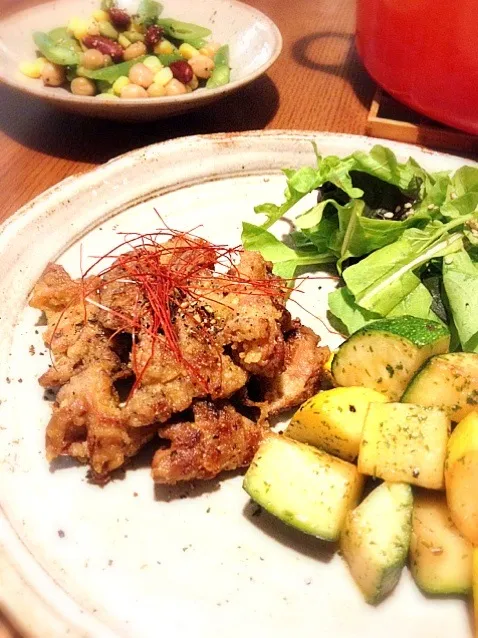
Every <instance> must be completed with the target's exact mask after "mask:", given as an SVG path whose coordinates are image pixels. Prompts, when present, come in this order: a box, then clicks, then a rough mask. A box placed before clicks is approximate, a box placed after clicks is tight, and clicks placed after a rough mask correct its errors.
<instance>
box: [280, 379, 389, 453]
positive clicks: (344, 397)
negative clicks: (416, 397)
mask: <svg viewBox="0 0 478 638" xmlns="http://www.w3.org/2000/svg"><path fill="white" fill-rule="evenodd" d="M386 401H388V398H387V397H386V396H385V395H384V394H380V392H377V391H376V390H371V389H370V388H359V387H351V388H333V389H332V390H325V391H324V392H319V394H316V395H315V396H314V397H312V398H311V399H309V400H308V401H306V402H305V403H304V404H302V405H301V407H300V408H299V409H298V410H297V412H296V413H295V414H294V416H293V417H292V421H291V422H290V425H289V427H288V428H287V436H290V437H291V438H292V439H295V440H296V441H302V442H303V443H310V444H311V445H315V446H316V447H318V448H320V449H321V450H324V451H325V452H329V454H334V455H335V456H339V457H340V458H341V459H344V460H345V461H355V459H356V458H357V456H358V451H359V445H360V440H361V438H362V430H363V426H364V423H365V415H366V414H367V410H368V406H369V404H370V403H372V402H374V403H380V402H382V403H385V402H386Z"/></svg>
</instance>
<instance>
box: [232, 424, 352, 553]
mask: <svg viewBox="0 0 478 638" xmlns="http://www.w3.org/2000/svg"><path fill="white" fill-rule="evenodd" d="M362 486H363V477H362V476H361V475H360V474H359V473H358V471H357V467H356V466H355V465H352V464H351V463H347V462H346V461H342V460H341V459H337V458H335V457H334V456H331V455H330V454H327V453H326V452H322V451H320V450H317V449H316V448H313V447H311V446H309V445H306V444H305V443H299V442H297V441H293V440H292V439H289V438H287V437H285V436H277V435H270V436H268V437H267V438H266V439H265V440H264V441H263V442H262V444H261V445H260V447H259V450H258V451H257V453H256V455H255V457H254V459H253V461H252V463H251V465H250V467H249V469H248V471H247V473H246V475H245V477H244V484H243V487H244V489H245V490H246V492H247V493H248V494H249V496H250V497H251V498H252V499H253V500H254V501H256V502H257V503H258V504H259V505H261V506H262V507H263V508H264V509H266V510H267V511H268V512H270V513H271V514H273V515H274V516H277V518H279V519H281V520H282V521H283V522H284V523H287V524H288V525H291V526H292V527H295V528H297V529H299V530H301V531H303V532H305V533H306V534H311V535H313V536H317V537H318V538H322V539H324V540H327V541H335V540H337V539H338V538H339V536H340V532H341V529H342V525H343V522H344V520H345V516H346V514H347V512H348V511H349V510H350V509H352V508H353V507H355V505H356V503H357V501H358V498H359V496H360V494H361V491H362Z"/></svg>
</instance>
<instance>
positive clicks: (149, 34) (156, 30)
mask: <svg viewBox="0 0 478 638" xmlns="http://www.w3.org/2000/svg"><path fill="white" fill-rule="evenodd" d="M163 34H164V30H163V29H162V28H161V27H158V26H156V25H153V26H151V27H149V28H148V30H147V31H146V35H145V37H144V43H145V45H146V46H147V47H148V49H149V51H151V50H152V49H154V46H155V45H156V44H158V42H159V41H160V40H161V38H162V37H163Z"/></svg>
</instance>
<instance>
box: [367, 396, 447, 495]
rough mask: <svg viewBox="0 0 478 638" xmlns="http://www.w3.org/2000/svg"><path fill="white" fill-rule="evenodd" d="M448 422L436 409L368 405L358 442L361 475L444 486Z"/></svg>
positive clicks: (379, 404)
mask: <svg viewBox="0 0 478 638" xmlns="http://www.w3.org/2000/svg"><path fill="white" fill-rule="evenodd" d="M449 434H450V420H449V418H448V417H447V415H446V414H445V413H444V412H443V411H442V410H439V409H438V408H430V407H424V406H420V405H410V404H406V403H371V404H370V406H369V409H368V412H367V417H366V419H365V425H364V429H363V434H362V441H361V443H360V451H359V457H358V468H359V472H360V473H361V474H369V475H371V476H378V477H379V478H381V479H384V480H385V481H393V482H404V483H411V484H413V485H420V486H421V487H428V488H430V489H434V490H440V489H442V488H443V487H444V485H445V482H444V466H445V456H446V446H447V442H448V437H449Z"/></svg>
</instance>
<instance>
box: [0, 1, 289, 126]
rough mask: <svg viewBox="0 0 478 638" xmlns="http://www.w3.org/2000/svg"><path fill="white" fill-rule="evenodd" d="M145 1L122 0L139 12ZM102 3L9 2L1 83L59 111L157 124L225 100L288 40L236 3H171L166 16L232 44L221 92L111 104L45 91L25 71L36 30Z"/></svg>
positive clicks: (1, 22) (2, 26) (1, 35)
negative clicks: (22, 64) (197, 26)
mask: <svg viewBox="0 0 478 638" xmlns="http://www.w3.org/2000/svg"><path fill="white" fill-rule="evenodd" d="M138 2H139V0H122V2H121V6H123V7H125V8H127V9H128V10H130V11H131V12H134V9H135V8H136V6H137V4H138ZM99 4H100V2H99V0H3V1H1V5H2V6H1V9H2V10H1V16H0V80H1V81H3V82H5V83H6V84H8V85H10V86H12V87H14V88H16V89H19V90H20V91H23V92H24V93H27V94H29V95H31V96H33V97H37V98H40V99H42V100H45V101H46V102H50V103H51V104H53V105H55V106H58V107H59V108H61V109H63V110H66V111H71V112H75V113H81V114H83V115H90V116H93V117H102V118H108V119H115V120H131V121H134V120H137V121H140V120H154V119H159V118H162V117H169V116H171V115H177V114H178V113H184V112H185V111H189V110H191V109H195V108H198V107H200V106H204V105H205V104H209V103H211V102H215V101H216V100H218V99H220V98H222V97H223V96H225V95H227V94H229V93H232V92H233V91H236V90H237V89H239V88H241V87H243V86H245V85H246V84H249V83H250V82H252V81H253V80H255V79H256V78H258V77H259V76H260V75H262V74H263V73H265V71H267V69H268V68H269V67H270V66H271V65H272V64H273V62H274V61H275V60H276V59H277V57H278V56H279V54H280V52H281V49H282V37H281V34H280V31H279V29H278V28H277V27H276V25H275V24H274V23H273V22H272V21H271V20H270V19H269V18H268V17H267V16H265V15H264V14H263V13H261V12H260V11H257V9H253V8H252V7H250V6H248V5H245V4H242V3H241V2H237V1H236V0H165V2H164V3H163V4H164V10H163V13H162V15H163V16H164V17H173V18H176V19H179V20H183V21H187V22H194V23H197V24H201V25H203V26H206V27H209V28H210V29H211V31H212V38H213V39H214V41H216V42H220V43H221V44H229V47H230V55H231V69H232V70H231V82H230V83H229V84H227V85H225V86H222V87H219V88H217V89H199V90H197V91H194V92H193V93H188V94H186V95H179V96H174V97H161V98H144V99H137V100H114V101H109V100H108V101H107V100H102V99H101V98H97V97H82V96H77V95H73V94H72V93H70V92H69V91H68V90H67V89H65V88H52V87H45V86H43V83H42V81H41V80H33V79H30V78H28V77H26V76H24V75H23V74H22V73H20V71H19V69H18V66H19V63H20V62H22V61H24V60H28V59H33V58H34V57H35V45H34V43H33V40H32V34H33V32H34V31H48V30H50V29H52V28H54V27H57V26H63V25H66V23H67V22H68V20H69V19H70V18H71V17H72V16H84V17H88V16H89V15H90V14H91V12H92V11H93V10H94V9H97V8H98V7H99Z"/></svg>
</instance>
